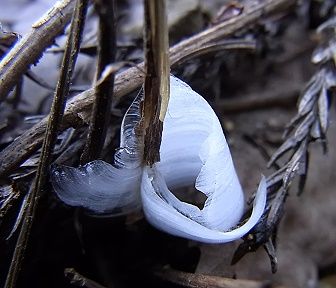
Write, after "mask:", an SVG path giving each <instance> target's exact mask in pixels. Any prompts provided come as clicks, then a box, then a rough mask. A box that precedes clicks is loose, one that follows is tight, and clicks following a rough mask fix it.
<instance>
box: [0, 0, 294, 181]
mask: <svg viewBox="0 0 336 288" xmlns="http://www.w3.org/2000/svg"><path fill="white" fill-rule="evenodd" d="M295 3H296V1H295V0H265V1H262V2H258V4H255V5H254V6H247V7H245V8H244V10H243V12H242V13H241V14H240V15H238V16H237V17H233V18H232V19H230V20H228V21H226V22H223V23H221V24H218V25H216V26H214V27H211V28H208V29H206V30H205V31H203V32H201V33H199V34H196V35H194V36H193V37H190V38H188V39H186V40H184V41H182V42H181V43H179V44H177V45H175V46H173V47H172V48H171V49H170V63H171V65H173V64H174V63H176V62H177V61H179V59H181V58H185V55H188V54H189V53H190V51H192V52H193V51H195V49H196V48H195V47H203V46H204V45H206V44H207V43H210V42H213V41H218V39H222V38H224V37H227V36H230V35H232V34H234V33H235V32H237V31H239V30H241V29H244V28H246V27H248V26H249V25H252V24H254V23H256V22H257V21H258V20H259V19H261V18H263V19H265V17H266V16H268V15H270V14H272V13H275V12H277V11H279V10H281V9H288V7H292V6H293V5H294V4H295ZM41 33H42V32H41ZM44 33H46V32H45V31H43V34H44ZM201 40H202V42H201V43H200V41H201ZM21 42H22V41H20V43H21ZM200 44H202V45H200ZM30 45H32V43H31V44H30ZM35 46H36V44H35ZM32 47H34V45H33V46H32ZM14 49H15V51H16V53H18V51H20V49H19V48H14ZM28 52H29V51H28ZM26 53H27V51H26V50H25V51H22V55H20V58H21V57H26V56H25V55H26ZM193 53H194V52H193ZM13 55H15V53H14V52H13ZM35 60H36V59H35ZM21 61H22V60H21ZM18 63H20V61H16V62H13V63H11V64H10V67H12V68H13V67H15V66H16V65H19V64H18ZM138 67H140V68H141V69H143V67H144V64H143V63H142V64H139V65H138ZM138 67H132V68H129V69H127V70H125V71H123V72H121V73H118V74H117V75H116V78H115V87H114V99H115V104H117V103H118V102H119V101H120V100H121V98H122V97H123V96H125V95H127V94H128V93H130V92H132V91H133V90H135V89H136V88H138V87H139V86H140V85H141V84H142V83H143V81H144V75H143V73H141V72H140V70H139V68H138ZM13 69H14V68H13ZM14 70H15V71H16V73H18V71H20V69H16V68H15V69H14ZM18 75H22V73H18ZM14 76H15V75H13V77H14ZM15 77H16V78H17V76H15ZM6 79H7V78H6ZM1 81H3V79H2V80H1ZM7 81H8V80H5V82H1V83H2V84H1V85H0V89H3V88H1V86H2V85H7V86H8V85H9V84H8V82H7ZM3 83H5V84H3ZM11 87H12V86H11ZM0 91H1V90H0ZM93 99H94V89H93V88H91V89H89V90H86V91H84V92H82V93H80V94H79V95H77V96H76V97H74V98H73V99H71V100H70V101H69V102H68V103H67V106H66V109H65V112H64V117H63V123H62V126H61V130H64V129H66V128H69V127H71V126H81V125H83V124H84V123H86V121H87V119H89V117H90V116H89V115H90V112H91V107H92V103H93ZM46 124H47V120H46V119H43V120H41V122H40V123H38V124H36V125H35V126H34V127H32V128H31V129H29V130H28V131H26V132H25V133H24V134H22V135H21V136H20V137H18V138H17V139H16V140H15V141H14V142H12V143H11V144H10V145H8V146H7V147H6V148H5V149H4V150H2V151H1V153H0V176H3V175H6V174H8V173H10V172H11V171H13V170H14V169H15V168H16V167H18V166H19V165H20V164H21V163H22V162H23V161H25V160H26V159H28V158H29V156H30V155H32V154H33V153H34V152H35V151H36V150H37V149H38V147H40V145H41V143H42V140H43V133H44V131H45V129H46Z"/></svg>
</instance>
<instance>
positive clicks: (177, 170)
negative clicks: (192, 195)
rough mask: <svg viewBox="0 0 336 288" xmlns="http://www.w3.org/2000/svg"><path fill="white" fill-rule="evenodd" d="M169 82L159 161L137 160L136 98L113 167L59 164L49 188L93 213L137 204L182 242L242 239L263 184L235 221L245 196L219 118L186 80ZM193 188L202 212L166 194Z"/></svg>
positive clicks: (261, 200)
mask: <svg viewBox="0 0 336 288" xmlns="http://www.w3.org/2000/svg"><path fill="white" fill-rule="evenodd" d="M170 83H171V84H170V85H171V86H170V100H169V104H168V110H167V113H166V116H165V119H164V123H163V133H162V142H161V148H160V158H161V161H160V162H158V163H156V164H154V165H153V166H152V167H148V166H143V164H142V144H141V143H142V139H141V137H139V136H138V135H137V133H136V131H137V129H136V128H137V124H138V123H139V121H140V109H139V106H140V102H141V100H142V96H141V95H139V96H138V97H137V98H136V99H135V100H134V102H133V104H132V105H131V107H130V108H129V109H128V111H127V113H126V115H125V117H124V119H123V123H122V127H121V143H120V147H121V148H120V149H119V150H118V151H117V153H116V155H115V157H114V160H115V161H114V165H110V164H108V163H106V162H104V161H100V160H97V161H93V162H90V163H88V164H87V165H85V166H82V167H79V168H72V167H67V166H57V167H56V168H53V169H52V170H53V171H52V183H53V187H54V189H55V191H56V193H57V195H58V196H59V198H60V199H61V200H62V201H63V202H65V203H66V204H68V205H72V206H81V207H85V208H87V209H89V210H91V211H94V212H96V213H111V214H126V213H129V212H131V211H133V210H135V209H138V208H139V207H140V206H141V204H142V207H143V210H144V213H145V216H146V218H147V220H148V221H149V222H150V223H151V224H152V225H154V226H155V227H157V228H158V229H160V230H163V231H165V232H167V233H170V234H173V235H176V236H180V237H184V238H187V239H192V240H196V241H200V242H205V243H225V242H229V241H233V240H236V239H238V238H241V237H242V236H244V235H245V234H246V233H248V232H249V231H250V230H251V229H252V228H253V227H254V226H255V224H256V223H257V222H258V220H259V219H260V217H261V216H262V214H263V212H264V208H265V203H266V181H265V179H264V177H262V179H261V182H260V184H259V188H258V191H257V193H256V197H255V201H254V207H253V211H252V214H251V216H250V218H249V219H248V221H246V222H245V223H244V224H243V225H241V226H239V225H238V224H239V221H240V219H241V217H242V215H243V212H244V194H243V191H242V189H241V186H240V183H239V180H238V177H237V174H236V171H235V169H234V165H233V163H232V159H231V154H230V151H229V148H228V145H227V143H226V140H225V137H224V134H223V131H222V128H221V125H220V122H219V120H218V118H217V116H216V114H215V113H214V111H213V110H212V108H211V107H210V105H209V104H208V103H207V102H206V101H205V100H204V99H203V98H202V97H201V96H200V95H199V94H197V93H196V92H195V91H193V90H192V89H191V88H190V87H189V86H188V85H187V84H185V83H184V82H182V81H181V80H179V79H177V78H175V77H173V76H172V77H171V79H170ZM190 185H195V188H196V189H197V190H198V191H200V192H201V193H204V194H205V195H206V197H207V199H206V201H205V204H204V207H203V208H202V209H199V208H198V207H197V206H195V205H192V204H189V203H186V202H183V201H180V200H179V199H178V198H177V197H175V195H174V194H173V193H172V192H171V190H174V189H178V188H181V187H187V186H190ZM237 225H238V228H236V227H237Z"/></svg>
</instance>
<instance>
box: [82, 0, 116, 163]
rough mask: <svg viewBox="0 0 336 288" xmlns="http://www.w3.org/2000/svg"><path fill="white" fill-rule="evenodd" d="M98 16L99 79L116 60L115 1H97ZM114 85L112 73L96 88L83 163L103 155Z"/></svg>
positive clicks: (97, 75) (97, 77) (97, 74)
mask: <svg viewBox="0 0 336 288" xmlns="http://www.w3.org/2000/svg"><path fill="white" fill-rule="evenodd" d="M95 8H96V11H97V12H98V15H99V36H98V39H99V45H98V63H97V72H96V81H98V80H99V79H100V77H101V76H102V73H103V71H104V69H105V68H106V66H107V65H108V64H112V63H113V62H114V61H115V54H116V35H115V20H114V1H100V0H96V1H95ZM113 88H114V73H111V74H109V76H107V79H105V80H104V81H103V82H102V84H101V85H97V86H96V87H95V100H94V103H93V108H92V114H91V122H90V127H89V133H88V136H87V142H86V145H85V148H84V151H83V154H82V156H81V164H85V163H88V162H90V161H92V160H95V159H97V158H99V157H100V156H101V151H102V149H103V146H104V141H105V137H106V128H107V125H108V123H109V120H110V111H111V101H112V97H113Z"/></svg>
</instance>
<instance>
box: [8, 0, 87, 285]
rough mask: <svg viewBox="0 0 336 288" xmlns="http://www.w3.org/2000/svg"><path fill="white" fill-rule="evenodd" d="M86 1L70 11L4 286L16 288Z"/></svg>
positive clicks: (43, 183)
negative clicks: (51, 98)
mask: <svg viewBox="0 0 336 288" xmlns="http://www.w3.org/2000/svg"><path fill="white" fill-rule="evenodd" d="M87 4H88V0H77V2H76V6H75V10H74V12H73V19H72V21H71V28H70V35H69V38H68V40H67V45H66V50H65V53H64V56H63V62H62V67H61V71H60V78H59V81H58V83H57V86H56V91H55V97H54V101H53V104H52V107H51V111H50V116H49V120H48V124H47V129H46V133H45V137H44V141H43V146H42V152H41V157H40V162H39V165H38V168H37V172H36V177H35V181H34V183H33V184H32V186H31V189H30V193H29V196H28V199H27V208H26V211H25V212H24V220H23V223H22V227H21V230H20V234H19V237H18V240H17V243H16V247H15V250H14V254H13V258H12V262H11V265H10V268H9V272H8V275H7V279H6V283H5V287H6V288H14V287H16V281H17V279H18V274H19V272H20V269H21V266H22V261H23V258H24V254H25V250H26V247H27V243H28V239H29V235H30V231H31V228H32V224H33V220H34V216H35V213H36V209H37V205H38V201H39V198H40V197H41V191H42V189H43V187H44V185H45V183H46V180H47V174H48V168H49V165H50V162H51V156H52V151H53V148H54V145H55V143H56V139H57V130H58V126H59V123H60V122H61V119H62V115H63V110H64V104H65V99H66V97H67V95H68V94H69V86H70V83H71V77H72V72H73V68H74V66H75V62H76V59H77V55H78V51H79V45H80V42H81V36H82V32H83V28H84V21H85V15H86V10H87Z"/></svg>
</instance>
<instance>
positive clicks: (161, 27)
mask: <svg viewBox="0 0 336 288" xmlns="http://www.w3.org/2000/svg"><path fill="white" fill-rule="evenodd" d="M144 4H145V5H144V6H145V9H144V11H145V56H146V57H145V59H146V60H145V66H146V77H145V86H144V91H145V99H144V104H143V111H142V112H143V113H142V119H141V124H142V128H143V129H144V131H145V135H144V162H145V163H146V164H147V165H152V164H154V163H155V162H158V161H160V145H161V136H162V128H163V119H164V116H165V114H166V110H167V106H168V101H169V100H168V99H169V70H170V68H169V63H168V61H169V60H168V27H167V15H166V7H165V2H164V0H158V1H151V0H145V2H144Z"/></svg>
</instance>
